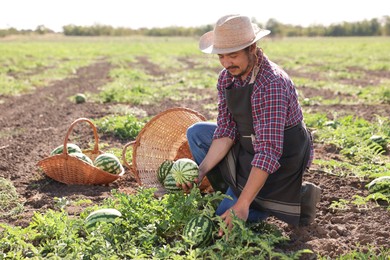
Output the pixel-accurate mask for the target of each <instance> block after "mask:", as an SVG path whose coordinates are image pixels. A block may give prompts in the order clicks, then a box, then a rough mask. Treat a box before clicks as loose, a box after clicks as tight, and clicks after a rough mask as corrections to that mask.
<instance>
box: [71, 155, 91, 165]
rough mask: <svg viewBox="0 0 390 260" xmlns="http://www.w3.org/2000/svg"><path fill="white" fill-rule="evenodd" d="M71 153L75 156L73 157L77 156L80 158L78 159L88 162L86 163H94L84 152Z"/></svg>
mask: <svg viewBox="0 0 390 260" xmlns="http://www.w3.org/2000/svg"><path fill="white" fill-rule="evenodd" d="M69 155H70V156H73V157H76V158H78V159H80V160H82V161H84V162H86V163H88V164H90V165H93V162H92V160H91V159H90V158H89V157H88V156H86V155H85V154H83V153H70V154H69Z"/></svg>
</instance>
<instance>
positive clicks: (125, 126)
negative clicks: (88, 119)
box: [94, 115, 145, 140]
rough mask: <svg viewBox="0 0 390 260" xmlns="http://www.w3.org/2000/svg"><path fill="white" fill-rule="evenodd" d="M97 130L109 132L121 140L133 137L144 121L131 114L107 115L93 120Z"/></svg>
mask: <svg viewBox="0 0 390 260" xmlns="http://www.w3.org/2000/svg"><path fill="white" fill-rule="evenodd" d="M94 124H96V126H97V128H98V130H99V131H100V132H102V133H104V134H111V135H113V136H116V137H118V138H120V139H122V140H131V139H135V138H136V137H137V135H138V133H139V132H140V131H141V129H142V128H143V127H144V125H145V122H144V121H140V120H139V119H138V118H136V117H135V116H132V115H124V116H115V115H108V116H105V117H102V118H99V119H96V120H94Z"/></svg>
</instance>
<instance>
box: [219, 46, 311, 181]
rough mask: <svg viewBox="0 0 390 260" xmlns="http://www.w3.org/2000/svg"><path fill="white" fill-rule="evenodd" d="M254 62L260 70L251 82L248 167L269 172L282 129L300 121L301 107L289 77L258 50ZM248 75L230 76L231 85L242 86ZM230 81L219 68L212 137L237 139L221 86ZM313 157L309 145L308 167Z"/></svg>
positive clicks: (274, 163) (279, 148) (277, 156)
mask: <svg viewBox="0 0 390 260" xmlns="http://www.w3.org/2000/svg"><path fill="white" fill-rule="evenodd" d="M258 57H259V60H258V62H260V61H261V59H262V61H261V62H262V64H261V67H260V71H259V73H258V74H257V77H256V80H255V82H254V85H253V93H252V96H251V102H252V117H253V128H254V130H255V135H256V140H255V141H254V142H253V148H254V151H255V155H254V158H253V160H252V166H255V167H258V168H260V169H262V170H264V171H266V172H268V173H269V174H271V173H274V172H275V171H276V170H277V169H278V168H279V167H280V164H279V162H278V160H279V159H280V157H281V156H282V153H283V139H284V129H285V127H288V126H294V125H296V124H298V123H299V122H301V121H302V120H303V115H302V110H301V107H300V105H299V103H298V94H297V91H296V89H295V86H294V83H293V82H292V81H291V79H290V78H289V76H288V75H287V74H286V73H285V72H284V71H283V70H282V69H281V68H280V67H279V66H278V65H276V64H275V63H273V62H272V61H270V60H269V59H268V58H267V57H266V56H265V55H263V54H262V53H261V51H260V50H259V51H258ZM250 75H251V73H250V74H249V76H248V77H247V78H246V79H245V81H242V80H241V78H234V83H233V84H234V85H233V88H240V87H244V86H245V85H246V84H248V83H249V81H250ZM232 81H233V76H232V75H231V74H230V73H229V72H228V71H227V70H226V69H224V70H222V71H221V73H220V75H219V78H218V84H217V89H218V117H217V125H218V127H217V129H216V131H215V133H214V137H213V138H214V139H217V138H221V137H229V138H231V139H233V140H234V141H235V142H237V140H238V136H239V134H238V130H237V126H236V123H235V122H234V121H233V120H232V115H231V114H230V113H229V111H228V108H227V104H226V97H225V88H227V87H228V86H229V85H230V84H231V83H232ZM312 157H313V147H311V156H310V161H309V164H308V166H310V164H311V161H312Z"/></svg>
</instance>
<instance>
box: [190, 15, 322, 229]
mask: <svg viewBox="0 0 390 260" xmlns="http://www.w3.org/2000/svg"><path fill="white" fill-rule="evenodd" d="M269 33H270V31H268V30H264V29H261V28H259V27H258V26H257V25H256V24H253V23H252V22H251V21H250V19H249V18H248V17H246V16H241V15H227V16H224V17H222V18H220V19H219V20H218V21H217V23H216V25H215V28H214V30H213V31H210V32H207V33H205V34H204V35H203V36H202V37H201V38H200V43H199V48H200V49H201V50H202V51H203V52H205V53H210V54H217V55H218V58H219V61H220V63H221V65H222V66H223V67H224V69H223V70H222V71H221V72H220V74H219V78H218V83H217V89H218V117H217V123H216V124H215V123H211V122H200V123H196V124H194V125H193V126H191V127H190V128H189V129H188V131H187V138H188V142H189V146H190V149H191V152H192V154H193V157H194V160H195V161H196V162H197V163H198V164H199V178H198V179H197V180H196V182H200V181H201V180H202V178H203V177H204V176H206V175H207V178H208V179H209V181H210V183H211V185H212V187H213V188H214V190H220V191H222V192H226V194H227V195H229V196H230V197H231V198H232V199H230V198H226V199H224V200H223V201H222V202H221V204H220V205H219V207H218V208H217V210H216V214H217V215H220V216H221V217H222V219H224V221H225V222H226V224H227V225H228V226H229V227H231V226H232V212H234V214H235V215H236V216H237V217H238V218H241V219H243V220H246V221H250V222H253V221H261V220H264V219H266V218H267V217H268V216H269V215H270V214H272V215H274V216H275V217H277V218H279V219H281V220H283V221H285V222H287V223H289V224H292V225H296V226H298V225H308V224H310V222H312V221H313V219H314V217H315V210H316V203H318V202H319V199H320V189H319V188H318V187H317V186H315V185H314V184H311V183H303V184H302V175H303V173H304V171H305V170H306V168H307V167H309V166H310V164H311V161H312V158H313V144H312V140H311V136H310V133H309V132H308V131H307V130H306V127H305V125H304V123H303V115H302V110H301V107H300V105H299V103H298V95H297V92H296V89H295V86H294V84H293V82H292V81H291V79H290V78H289V76H288V75H287V74H286V73H285V72H284V71H283V70H282V69H281V68H280V67H278V66H277V65H276V64H275V63H273V62H272V61H270V60H269V59H268V58H267V56H266V55H264V54H263V51H262V49H260V48H259V47H257V45H256V42H257V41H258V40H260V39H261V38H262V37H264V36H266V35H268V34H269ZM191 187H192V185H191V184H190V183H188V184H187V185H183V189H184V190H188V189H190V188H191Z"/></svg>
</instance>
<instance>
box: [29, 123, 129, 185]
mask: <svg viewBox="0 0 390 260" xmlns="http://www.w3.org/2000/svg"><path fill="white" fill-rule="evenodd" d="M80 122H87V123H88V124H89V125H90V127H91V128H92V130H93V135H94V139H95V145H94V148H93V149H92V150H84V151H83V154H85V155H86V156H88V157H89V158H90V159H91V160H92V161H94V160H95V159H96V157H97V156H99V155H100V154H102V153H103V152H102V151H100V150H99V136H98V134H97V130H96V127H95V125H94V124H93V123H92V122H91V121H90V120H89V119H87V118H79V119H77V120H75V121H74V122H73V123H72V124H71V125H70V127H69V129H68V132H67V133H66V136H65V139H64V147H67V143H68V139H69V136H70V134H71V132H72V130H73V128H74V126H75V125H76V124H79V123H80ZM37 165H38V166H39V167H40V168H41V169H42V170H43V172H44V173H45V174H46V175H47V176H49V177H50V178H52V179H54V180H56V181H59V182H62V183H65V184H108V183H111V182H113V181H115V180H116V179H118V178H119V177H121V176H122V175H123V174H124V169H123V170H122V172H121V173H120V174H118V175H116V174H111V173H108V172H106V171H103V170H101V169H99V168H97V167H95V166H93V165H90V164H88V163H86V162H84V161H82V160H80V159H77V158H75V157H73V156H70V155H69V154H68V151H67V149H63V152H62V153H61V154H57V155H53V156H49V157H46V158H44V159H42V160H41V161H39V162H38V164H37Z"/></svg>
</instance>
